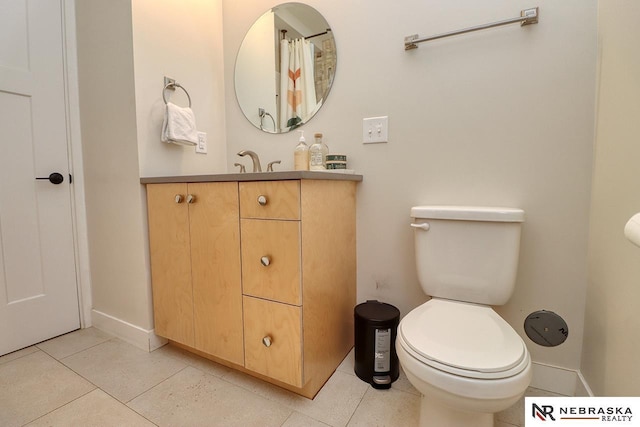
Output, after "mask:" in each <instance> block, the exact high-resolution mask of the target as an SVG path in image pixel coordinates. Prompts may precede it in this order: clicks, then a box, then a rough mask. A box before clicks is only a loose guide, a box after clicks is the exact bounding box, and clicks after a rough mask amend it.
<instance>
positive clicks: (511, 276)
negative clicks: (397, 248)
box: [411, 206, 524, 305]
mask: <svg viewBox="0 0 640 427" xmlns="http://www.w3.org/2000/svg"><path fill="white" fill-rule="evenodd" d="M411 217H412V218H413V219H414V220H413V223H412V224H411V226H412V227H414V230H415V231H414V239H415V256H416V267H417V271H418V279H419V281H420V284H421V286H422V289H423V290H424V292H425V293H426V294H427V295H430V296H432V297H439V298H447V299H452V300H457V301H466V302H473V303H478V304H487V305H502V304H505V303H506V302H507V301H508V300H509V298H510V297H511V294H512V293H513V290H514V287H515V281H516V273H517V270H518V256H519V252H520V230H521V227H522V223H523V222H524V211H523V210H521V209H514V208H490V207H471V206H416V207H413V208H411Z"/></svg>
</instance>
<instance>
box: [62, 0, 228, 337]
mask: <svg viewBox="0 0 640 427" xmlns="http://www.w3.org/2000/svg"><path fill="white" fill-rule="evenodd" d="M75 4H76V21H77V22H76V26H77V38H78V73H79V80H80V81H79V91H80V109H81V128H82V138H83V139H82V146H83V161H84V169H85V188H86V192H87V195H86V206H87V223H88V224H87V228H88V236H89V257H90V267H91V282H92V294H93V309H94V310H95V311H97V312H99V313H102V314H104V315H106V316H102V315H100V316H99V317H100V319H102V320H101V322H103V321H108V322H109V324H110V325H115V327H117V328H118V329H116V330H112V332H116V333H123V334H128V333H129V330H131V331H133V333H132V334H131V335H132V336H134V337H137V336H142V338H143V339H144V334H145V333H146V332H148V331H150V330H151V329H153V316H152V314H153V313H152V295H151V285H150V277H149V276H150V274H149V260H148V247H147V245H148V239H147V222H146V202H145V191H144V186H142V185H140V177H141V176H155V175H192V174H204V173H221V172H225V171H226V144H225V140H226V136H225V116H224V101H223V100H224V83H223V64H222V11H221V3H220V2H219V1H206V2H203V1H199V0H188V1H182V2H180V4H179V7H177V6H178V4H177V3H176V2H175V1H169V0H162V1H160V0H154V1H151V0H136V1H134V2H131V0H111V1H109V2H106V1H104V0H79V1H76V2H75ZM165 75H166V76H169V77H172V78H175V79H176V80H177V81H178V82H179V83H180V84H182V85H183V86H184V87H185V88H186V89H187V90H188V91H189V94H190V95H191V99H192V101H193V105H192V108H193V110H194V113H195V115H196V121H197V124H198V129H199V130H201V131H204V132H207V134H208V143H209V153H208V154H207V155H201V154H196V153H195V150H194V148H193V147H190V148H185V147H182V146H177V145H168V144H164V143H162V142H160V130H161V126H162V119H163V107H164V103H163V101H162V88H163V77H164V76H165ZM168 96H173V97H172V98H171V99H172V100H173V101H174V102H176V103H178V104H182V103H184V102H185V98H186V97H185V98H180V97H181V96H184V95H182V94H181V93H180V91H179V90H178V91H176V93H175V95H170V94H168ZM95 321H96V318H95V313H94V322H95ZM141 334H142V335H141ZM142 344H144V343H142ZM143 346H144V345H143Z"/></svg>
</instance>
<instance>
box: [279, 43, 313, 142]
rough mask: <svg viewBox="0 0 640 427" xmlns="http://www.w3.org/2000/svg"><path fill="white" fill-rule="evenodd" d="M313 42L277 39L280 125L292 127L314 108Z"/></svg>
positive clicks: (298, 123) (309, 114)
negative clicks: (278, 47)
mask: <svg viewBox="0 0 640 427" xmlns="http://www.w3.org/2000/svg"><path fill="white" fill-rule="evenodd" d="M313 64H314V61H313V44H311V43H310V42H308V41H307V40H304V39H296V40H291V41H289V40H286V39H285V40H281V41H280V95H281V99H280V128H281V129H282V130H285V129H293V128H295V127H297V126H299V125H300V124H301V123H304V122H305V121H306V120H307V119H308V118H309V117H310V116H311V115H313V113H314V112H315V110H316V104H317V103H316V88H315V80H314V76H313V66H314V65H313Z"/></svg>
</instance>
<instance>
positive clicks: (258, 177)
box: [140, 171, 362, 184]
mask: <svg viewBox="0 0 640 427" xmlns="http://www.w3.org/2000/svg"><path fill="white" fill-rule="evenodd" d="M291 179H323V180H336V181H362V175H356V174H351V173H340V172H319V171H277V172H257V173H221V174H211V175H184V176H153V177H142V178H140V183H141V184H163V183H171V182H224V181H282V180H291Z"/></svg>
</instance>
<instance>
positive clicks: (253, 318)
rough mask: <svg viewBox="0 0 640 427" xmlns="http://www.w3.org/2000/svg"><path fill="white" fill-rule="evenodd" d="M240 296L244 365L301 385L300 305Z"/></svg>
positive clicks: (279, 379) (286, 381) (295, 384)
mask: <svg viewBox="0 0 640 427" xmlns="http://www.w3.org/2000/svg"><path fill="white" fill-rule="evenodd" d="M243 298H244V328H245V332H244V348H245V368H247V369H249V370H251V371H253V372H257V373H259V374H262V375H265V376H267V377H270V378H273V379H275V380H278V381H282V382H284V383H287V384H291V385H293V386H295V387H302V386H303V378H302V316H301V312H302V308H301V307H296V306H292V305H288V304H282V303H277V302H273V301H267V300H263V299H259V298H253V297H248V296H245V297H243Z"/></svg>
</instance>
